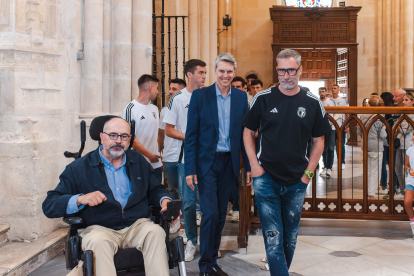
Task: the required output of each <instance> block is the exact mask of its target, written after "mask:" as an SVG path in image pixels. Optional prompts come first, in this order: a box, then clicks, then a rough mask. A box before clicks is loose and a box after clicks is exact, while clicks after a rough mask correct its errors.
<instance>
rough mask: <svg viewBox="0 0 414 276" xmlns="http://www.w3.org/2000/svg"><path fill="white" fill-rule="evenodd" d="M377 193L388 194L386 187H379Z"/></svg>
mask: <svg viewBox="0 0 414 276" xmlns="http://www.w3.org/2000/svg"><path fill="white" fill-rule="evenodd" d="M378 194H379V195H388V189H384V190H383V189H379V192H378Z"/></svg>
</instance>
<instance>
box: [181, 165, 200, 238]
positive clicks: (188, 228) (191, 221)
mask: <svg viewBox="0 0 414 276" xmlns="http://www.w3.org/2000/svg"><path fill="white" fill-rule="evenodd" d="M178 181H180V183H181V187H182V193H183V197H182V198H183V207H182V212H183V217H184V222H185V234H186V236H187V239H188V240H189V241H191V242H192V243H193V244H197V217H196V191H197V190H196V189H194V191H193V190H191V188H190V187H188V185H187V181H186V180H185V169H184V164H183V163H178ZM194 186H196V185H194Z"/></svg>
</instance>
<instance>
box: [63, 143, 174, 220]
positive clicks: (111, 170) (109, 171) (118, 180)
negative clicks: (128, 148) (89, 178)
mask: <svg viewBox="0 0 414 276" xmlns="http://www.w3.org/2000/svg"><path fill="white" fill-rule="evenodd" d="M102 148H103V146H102V145H101V146H100V148H99V149H100V150H102ZM99 155H100V157H101V160H102V162H103V163H104V165H105V174H106V178H107V180H108V185H109V187H110V188H111V190H112V193H113V194H114V197H115V200H116V201H118V202H119V203H121V206H122V209H124V208H125V205H126V204H127V202H128V198H129V196H130V195H131V193H132V185H131V181H130V180H129V178H128V175H127V173H126V168H125V163H126V155H124V157H123V158H122V164H121V166H119V168H118V169H116V168H115V166H114V165H113V164H112V163H111V162H110V161H109V160H108V159H106V158H105V157H104V156H103V155H102V153H101V151H99ZM80 195H81V194H78V195H74V196H72V197H71V198H70V199H69V202H68V206H67V207H66V214H68V215H71V214H74V213H77V212H79V211H80V210H81V209H82V208H83V207H85V206H84V205H80V206H79V207H78V197H79V196H80ZM166 198H168V199H170V200H171V198H169V197H165V196H164V197H162V198H161V200H160V206H161V202H162V201H163V200H164V199H166Z"/></svg>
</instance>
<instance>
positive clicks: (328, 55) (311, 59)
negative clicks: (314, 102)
mask: <svg viewBox="0 0 414 276" xmlns="http://www.w3.org/2000/svg"><path fill="white" fill-rule="evenodd" d="M296 51H297V52H298V53H299V54H300V55H301V56H302V68H303V69H302V70H303V71H302V76H301V78H300V80H302V81H318V80H321V79H334V78H335V57H336V51H335V49H318V50H311V49H296Z"/></svg>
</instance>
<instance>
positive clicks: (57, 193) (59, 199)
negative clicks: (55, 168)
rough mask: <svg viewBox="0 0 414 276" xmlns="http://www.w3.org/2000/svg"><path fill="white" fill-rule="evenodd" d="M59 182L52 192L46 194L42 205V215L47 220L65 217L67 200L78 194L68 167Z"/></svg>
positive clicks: (71, 172) (70, 169) (70, 168)
mask: <svg viewBox="0 0 414 276" xmlns="http://www.w3.org/2000/svg"><path fill="white" fill-rule="evenodd" d="M59 180H60V182H59V184H58V185H57V187H56V188H55V189H54V190H53V191H49V192H47V197H46V199H45V200H44V201H43V204H42V210H43V213H44V214H45V216H46V217H48V218H61V217H65V216H66V208H67V206H68V202H69V199H70V198H71V197H72V196H74V195H77V194H79V193H78V192H77V191H76V187H77V186H76V182H75V178H74V176H73V171H72V167H71V166H70V165H68V166H66V169H65V170H64V171H63V173H62V174H61V175H60V176H59Z"/></svg>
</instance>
